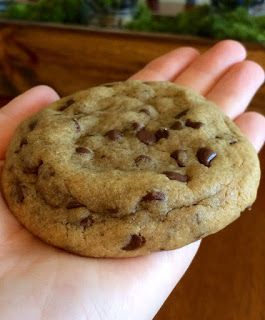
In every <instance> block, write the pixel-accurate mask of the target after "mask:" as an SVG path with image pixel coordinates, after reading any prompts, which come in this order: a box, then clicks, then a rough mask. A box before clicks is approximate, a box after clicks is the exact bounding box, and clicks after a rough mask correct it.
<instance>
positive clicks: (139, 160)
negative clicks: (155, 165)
mask: <svg viewBox="0 0 265 320" xmlns="http://www.w3.org/2000/svg"><path fill="white" fill-rule="evenodd" d="M151 160H152V159H151V158H150V157H148V156H146V155H144V154H141V155H140V156H138V157H137V158H135V159H134V161H135V163H136V165H137V166H139V165H140V164H141V163H143V162H150V161H151Z"/></svg>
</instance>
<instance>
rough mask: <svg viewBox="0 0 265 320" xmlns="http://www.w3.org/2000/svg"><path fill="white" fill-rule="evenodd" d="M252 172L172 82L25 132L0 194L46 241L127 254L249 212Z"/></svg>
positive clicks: (206, 111)
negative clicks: (247, 209) (242, 212)
mask: <svg viewBox="0 0 265 320" xmlns="http://www.w3.org/2000/svg"><path fill="white" fill-rule="evenodd" d="M259 174H260V173H259V164H258V159H257V156H256V153H255V151H254V150H253V148H252V146H251V145H250V144H249V142H248V141H247V140H246V138H245V137H244V136H243V135H242V134H241V132H240V131H239V129H238V128H237V127H236V126H235V125H234V124H233V123H232V122H231V121H230V120H229V119H228V118H227V117H226V116H225V115H224V114H223V113H222V112H221V111H220V110H219V109H218V108H217V107H216V106H215V105H214V104H213V103H211V102H209V101H207V100H206V99H204V98H203V97H201V96H199V95H197V94H195V93H194V92H192V91H190V90H188V89H186V88H183V87H179V86H176V85H175V84H172V83H169V82H140V81H126V82H117V83H112V84H106V85H102V86H100V87H95V88H91V89H88V90H86V91H82V92H79V93H76V94H74V95H72V96H70V97H66V98H63V99H61V100H59V101H57V102H56V103H54V104H53V105H51V106H50V107H48V108H46V109H44V110H42V111H41V112H40V113H38V114H36V115H34V116H33V117H32V118H30V119H28V120H26V121H25V122H23V123H22V125H21V126H20V127H19V128H18V130H17V132H16V134H15V137H14V139H13V141H12V143H11V145H10V148H9V151H8V155H7V160H6V163H5V168H4V174H3V190H4V194H5V197H6V200H7V202H8V204H9V206H10V208H11V210H12V211H13V212H14V214H15V215H16V216H17V217H18V218H19V220H20V221H21V222H22V223H23V224H24V225H25V226H26V227H27V228H28V229H29V230H30V231H32V232H33V233H34V234H36V235H37V236H39V237H40V238H42V239H43V240H45V241H46V242H49V243H52V244H54V245H56V246H59V247H62V248H64V249H66V250H69V251H72V252H76V253H79V254H82V255H89V256H114V257H115V256H135V255H141V254H146V253H149V252H151V251H157V250H161V249H174V248H176V247H179V246H182V245H184V244H187V243H189V242H192V241H194V240H195V239H198V238H200V237H202V236H205V235H207V234H210V233H213V232H215V231H217V230H219V229H221V228H223V227H224V226H225V225H227V224H228V223H230V222H231V221H233V220H234V219H235V218H236V217H238V216H239V214H240V212H241V211H242V210H244V209H245V208H246V207H247V206H249V205H251V204H252V202H253V201H254V199H255V197H256V191H257V186H258V182H259Z"/></svg>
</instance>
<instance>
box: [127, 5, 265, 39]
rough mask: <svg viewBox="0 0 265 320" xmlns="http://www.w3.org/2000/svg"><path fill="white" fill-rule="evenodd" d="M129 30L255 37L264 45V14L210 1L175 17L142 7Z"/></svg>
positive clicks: (204, 35) (214, 36)
mask: <svg viewBox="0 0 265 320" xmlns="http://www.w3.org/2000/svg"><path fill="white" fill-rule="evenodd" d="M127 28H128V29H130V30H141V31H150V32H166V33H175V34H189V35H197V36H203V37H211V38H215V39H226V38H231V39H237V40H241V41H256V42H259V43H261V44H264V45H265V16H259V17H254V16H250V15H249V13H248V9H247V8H246V7H243V6H240V7H237V8H235V9H233V10H231V8H230V9H227V10H220V9H218V8H214V7H211V6H208V5H203V6H197V7H195V8H194V9H192V10H189V11H185V12H181V13H179V14H178V15H176V16H175V17H160V18H157V17H154V16H152V14H151V13H150V11H149V9H148V8H146V7H141V9H140V11H138V13H137V15H136V17H135V19H134V20H133V21H132V22H131V23H129V24H128V25H127Z"/></svg>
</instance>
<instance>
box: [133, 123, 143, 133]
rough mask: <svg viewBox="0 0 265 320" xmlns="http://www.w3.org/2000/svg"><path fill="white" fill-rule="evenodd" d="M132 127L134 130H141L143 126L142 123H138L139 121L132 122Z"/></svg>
mask: <svg viewBox="0 0 265 320" xmlns="http://www.w3.org/2000/svg"><path fill="white" fill-rule="evenodd" d="M132 128H133V130H136V131H138V130H140V129H141V128H142V125H141V124H140V123H138V122H133V123H132Z"/></svg>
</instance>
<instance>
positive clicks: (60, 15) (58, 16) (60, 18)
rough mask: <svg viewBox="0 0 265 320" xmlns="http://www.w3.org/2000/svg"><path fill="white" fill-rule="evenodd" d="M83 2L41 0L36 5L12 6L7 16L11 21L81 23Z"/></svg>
mask: <svg viewBox="0 0 265 320" xmlns="http://www.w3.org/2000/svg"><path fill="white" fill-rule="evenodd" d="M80 5H81V0H39V1H38V2H36V3H14V4H11V5H10V6H9V7H8V9H7V12H6V14H5V16H6V17H7V18H10V19H21V20H29V21H49V22H62V23H79V22H80Z"/></svg>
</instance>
